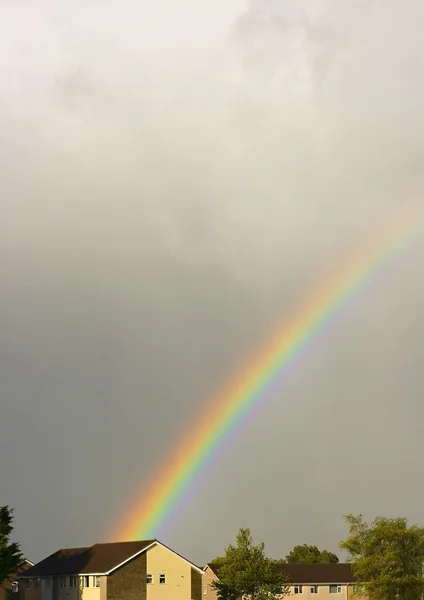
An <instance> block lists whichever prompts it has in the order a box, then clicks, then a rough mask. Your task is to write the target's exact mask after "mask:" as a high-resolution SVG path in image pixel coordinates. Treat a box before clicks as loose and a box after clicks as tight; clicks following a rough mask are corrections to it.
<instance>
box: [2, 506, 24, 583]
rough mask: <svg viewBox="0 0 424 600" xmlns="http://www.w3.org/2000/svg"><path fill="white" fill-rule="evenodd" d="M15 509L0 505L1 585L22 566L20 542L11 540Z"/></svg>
mask: <svg viewBox="0 0 424 600" xmlns="http://www.w3.org/2000/svg"><path fill="white" fill-rule="evenodd" d="M12 523H13V510H12V509H11V508H9V507H8V506H0V585H2V584H3V582H4V581H6V579H8V578H9V577H10V576H11V575H14V574H15V573H16V572H17V571H18V569H19V567H21V566H22V563H23V556H22V554H21V551H20V548H19V544H16V543H11V542H10V534H11V533H12V531H13V525H12Z"/></svg>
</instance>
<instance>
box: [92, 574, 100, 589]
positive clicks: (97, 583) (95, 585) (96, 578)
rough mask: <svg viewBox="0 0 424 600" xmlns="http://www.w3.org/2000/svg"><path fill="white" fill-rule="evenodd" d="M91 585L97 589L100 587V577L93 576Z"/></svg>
mask: <svg viewBox="0 0 424 600" xmlns="http://www.w3.org/2000/svg"><path fill="white" fill-rule="evenodd" d="M93 583H94V587H97V588H99V587H100V577H99V576H98V575H95V576H94V577H93Z"/></svg>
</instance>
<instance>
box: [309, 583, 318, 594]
mask: <svg viewBox="0 0 424 600" xmlns="http://www.w3.org/2000/svg"><path fill="white" fill-rule="evenodd" d="M310 591H311V594H313V595H314V596H315V594H319V586H318V585H311V590H310Z"/></svg>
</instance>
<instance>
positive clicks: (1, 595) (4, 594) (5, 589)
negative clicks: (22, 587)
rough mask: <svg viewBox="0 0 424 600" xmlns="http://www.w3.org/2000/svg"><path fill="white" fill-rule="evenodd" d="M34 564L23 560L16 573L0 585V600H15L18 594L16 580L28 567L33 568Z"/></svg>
mask: <svg viewBox="0 0 424 600" xmlns="http://www.w3.org/2000/svg"><path fill="white" fill-rule="evenodd" d="M33 566H34V563H32V562H31V561H30V560H27V559H26V558H25V559H24V561H23V563H22V565H21V567H20V568H19V569H18V571H17V573H15V574H14V575H11V576H10V577H9V578H8V579H6V581H3V583H2V584H1V585H0V600H13V599H14V598H16V599H17V597H18V592H19V584H18V579H19V576H20V575H21V574H22V573H24V571H27V570H28V569H29V568H30V567H33Z"/></svg>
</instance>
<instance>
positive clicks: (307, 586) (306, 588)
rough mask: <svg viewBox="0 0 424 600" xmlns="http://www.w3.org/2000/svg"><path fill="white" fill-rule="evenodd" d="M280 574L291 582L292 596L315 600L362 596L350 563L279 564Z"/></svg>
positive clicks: (343, 599) (346, 599) (357, 597)
mask: <svg viewBox="0 0 424 600" xmlns="http://www.w3.org/2000/svg"><path fill="white" fill-rule="evenodd" d="M276 568H277V570H278V571H279V572H281V573H283V574H285V575H286V577H287V579H288V581H289V582H290V595H293V596H294V595H300V594H301V595H302V598H310V599H312V600H315V596H316V595H317V594H319V600H338V599H340V600H349V599H350V598H352V596H353V593H354V592H356V593H355V600H360V598H361V596H360V594H359V593H358V590H357V589H356V588H355V582H356V577H355V575H354V574H353V571H352V567H351V565H350V564H348V563H336V564H318V563H315V564H277V565H276Z"/></svg>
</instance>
